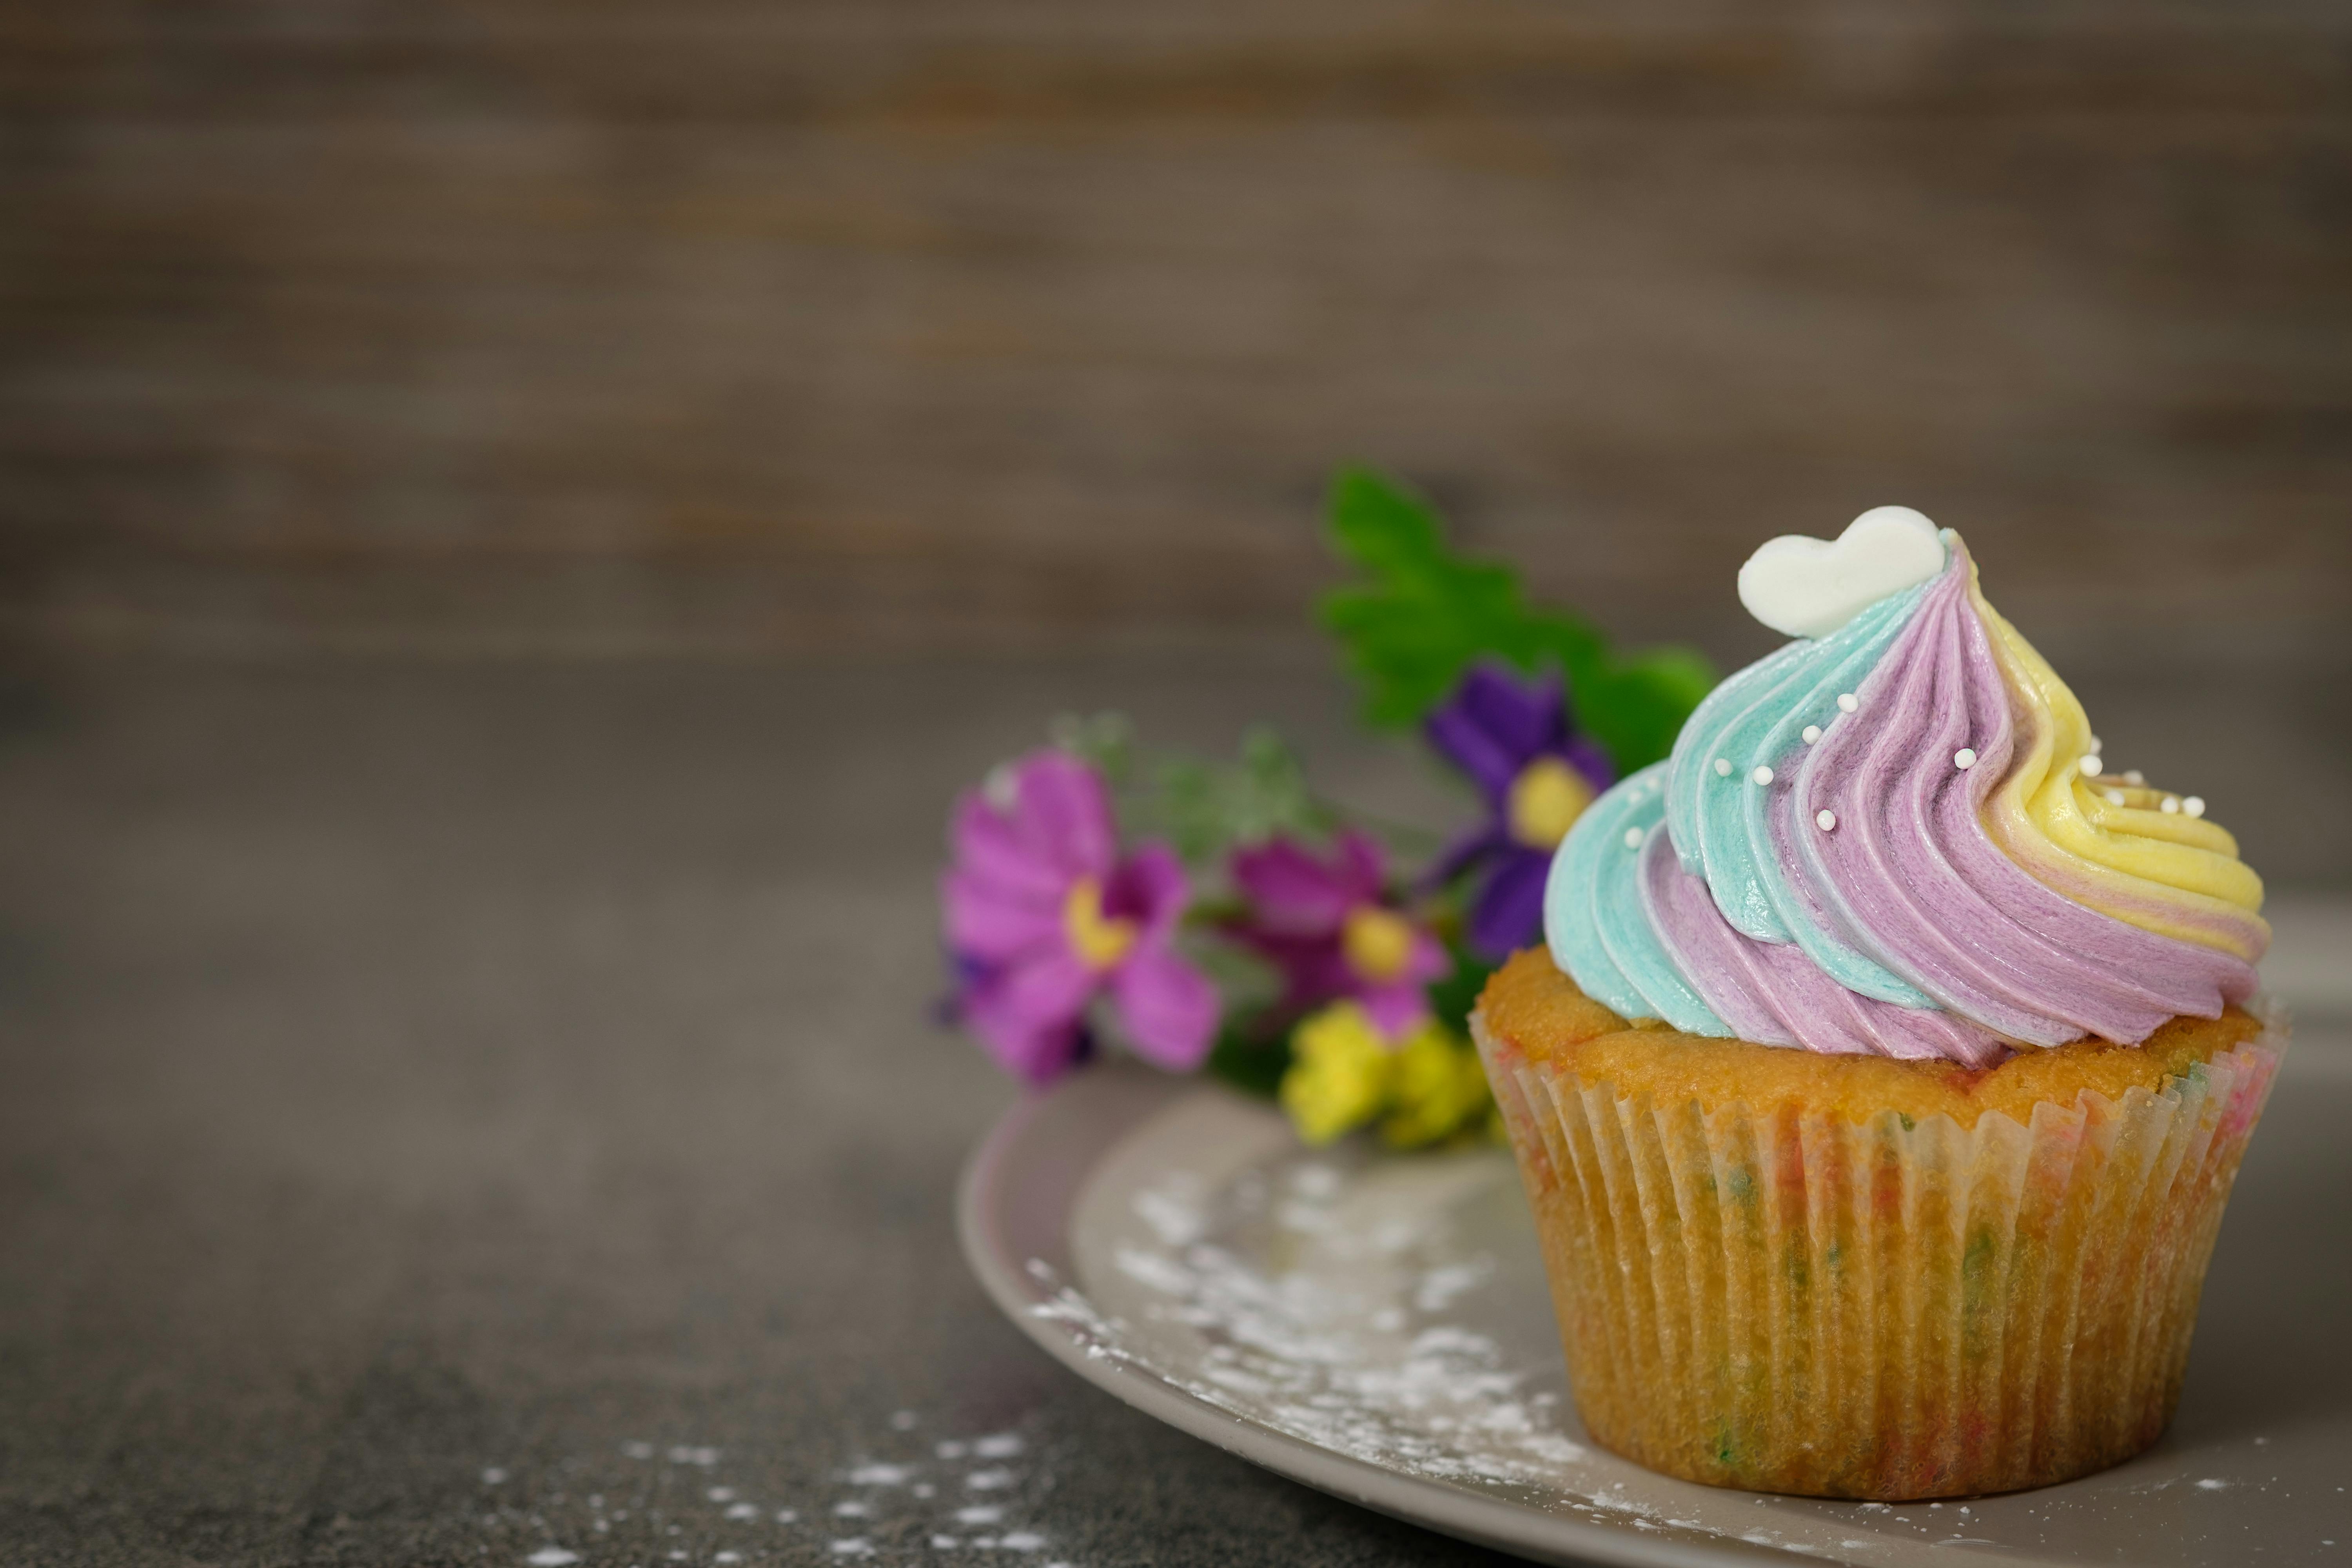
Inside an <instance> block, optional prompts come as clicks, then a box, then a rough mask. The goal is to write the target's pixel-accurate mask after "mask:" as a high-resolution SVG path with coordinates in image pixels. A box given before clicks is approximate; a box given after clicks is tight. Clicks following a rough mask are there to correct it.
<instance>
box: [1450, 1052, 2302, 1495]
mask: <svg viewBox="0 0 2352 1568" xmlns="http://www.w3.org/2000/svg"><path fill="white" fill-rule="evenodd" d="M1472 1027H1473V1033H1474V1034H1475V1037H1476V1038H1477V1041H1478V1048H1479V1054H1480V1056H1481V1057H1482V1058H1484V1059H1485V1061H1486V1070H1487V1077H1488V1079H1489V1080H1490V1081H1491V1082H1492V1083H1493V1085H1494V1088H1495V1093H1496V1100H1498V1101H1499V1102H1500V1103H1501V1105H1502V1108H1503V1113H1504V1119H1505V1121H1506V1123H1507V1126H1508V1129H1509V1131H1510V1138H1511V1142H1512V1145H1513V1148H1514V1150H1515V1151H1516V1152H1517V1156H1518V1162H1519V1171H1520V1174H1521V1176H1522V1177H1523V1178H1524V1180H1525V1182H1526V1184H1527V1189H1528V1198H1529V1200H1530V1202H1531V1203H1532V1205H1534V1208H1535V1215H1536V1224H1537V1228H1538V1232H1539V1233H1540V1236H1541V1238H1542V1244H1543V1250H1544V1263H1545V1268H1546V1271H1547V1272H1548V1274H1549V1277H1550V1280H1551V1290H1552V1300H1553V1304H1554V1306H1555V1307H1556V1309H1557V1310H1558V1311H1559V1322H1560V1330H1561V1335H1562V1338H1563V1340H1564V1341H1565V1342H1566V1345H1567V1350H1568V1360H1569V1366H1570V1373H1571V1376H1572V1378H1573V1381H1574V1384H1575V1390H1576V1402H1577V1407H1578V1409H1579V1410H1580V1413H1581V1414H1582V1415H1583V1417H1584V1424H1585V1426H1586V1427H1587V1428H1588V1429H1589V1430H1590V1431H1591V1435H1592V1436H1593V1437H1594V1438H1595V1439H1596V1440H1597V1441H1599V1442H1601V1443H1602V1444H1604V1445H1605V1446H1607V1447H1610V1448H1612V1449H1614V1450H1616V1451H1617V1452H1618V1453H1621V1454H1622V1455H1624V1456H1626V1457H1627V1458H1631V1459H1633V1460H1636V1461H1637V1462H1639V1463H1641V1464H1643V1465H1647V1466H1649V1467H1650V1468H1653V1469H1658V1470H1664V1471H1665V1472H1667V1473H1668V1474H1671V1475H1676V1476H1681V1477H1684V1478H1685V1479H1690V1480H1696V1481H1706V1482H1709V1483H1712V1484H1715V1485H1718V1486H1729V1487H1741V1488H1748V1489H1757V1490H1764V1491H1780V1492H1800V1493H1806V1494H1811V1495H1818V1496H1829V1497H1856V1498H1876V1499H1885V1500H1895V1499H1906V1498H1931V1497H1951V1496H1965V1495H1968V1494H1971V1493H1978V1492H1997V1491H2010V1490H2015V1489H2020V1488H2023V1487H2033V1486H2042V1485H2046V1484H2048V1483H2050V1482H2053V1481H2059V1480H2064V1479H2068V1478H2070V1477H2073V1476H2078V1475H2083V1474H2085V1473H2087V1472H2089V1471H2092V1470H2095V1469H2099V1468H2104V1467H2105V1466H2108V1465H2112V1464H2115V1463H2116V1462H2118V1461H2120V1460H2122V1459H2125V1458H2129V1457H2130V1456H2131V1455H2133V1454H2136V1453H2137V1452H2138V1451H2139V1450H2140V1449H2142V1448H2144V1447H2147V1445H2148V1444H2150V1443H2152V1442H2154V1441H2155V1440H2156V1438H2157V1436H2158V1434H2159V1433H2161V1432H2162V1431H2163V1430H2164V1426H2165V1424H2166V1422H2167V1421H2168V1420H2169V1419H2170V1418H2171V1415H2172V1409H2173V1405H2174V1404H2175V1403H2176V1401H2177V1400H2178V1399H2179V1394H2180V1380H2181V1374H2182V1372H2183V1369H2184V1367H2185V1365H2186V1363H2187V1361H2188V1356H2189V1334H2190V1331H2191V1330H2192V1329H2193V1328H2194V1327H2195V1325H2196V1320H2197V1300H2198V1293H2199V1289H2200V1285H2201V1284H2202V1282H2203V1279H2204V1275H2205V1265H2206V1262H2207V1260H2208V1259H2209V1258H2210V1257H2211V1255H2212V1250H2213V1239H2214V1237H2215V1234H2216V1233H2217V1232H2218V1231H2219V1229H2220V1227H2221V1211H2222V1208H2223V1206H2224V1205H2226V1204H2227V1203H2228V1201H2229V1195H2230V1186H2231V1182H2232V1181H2233V1180H2234V1179H2235V1176H2236V1174H2237V1170H2238V1162H2239V1159H2240V1157H2241V1156H2242V1154H2243V1153H2244V1152H2245V1147H2246V1140H2247V1137H2248V1135H2249V1134H2250V1133H2252V1131H2253V1126H2254V1121H2255V1119H2256V1118H2257V1117H2259V1116H2260V1115H2261V1113H2262V1108H2263V1100H2264V1099H2265V1097H2266V1096H2267V1095H2268V1093H2269V1091H2270V1085H2271V1080H2272V1078H2273V1074H2274V1073H2275V1072H2276V1070H2277V1067H2278V1061H2279V1057H2280V1055H2281V1053H2282V1052H2283V1051H2284V1047H2285V1037H2284V1030H2283V1029H2282V1028H2280V1027H2278V1026H2273V1027H2271V1028H2269V1029H2266V1030H2265V1031H2264V1032H2263V1035H2262V1036H2260V1037H2257V1038H2256V1039H2254V1040H2252V1041H2250V1042H2248V1043H2247V1044H2245V1045H2242V1046H2240V1047H2237V1048H2235V1049H2232V1050H2230V1051H2228V1052H2225V1053H2223V1054H2221V1055H2220V1056H2217V1057H2216V1058H2213V1059H2212V1060H2211V1061H2210V1062H2208V1063H2206V1064H2205V1065H2204V1066H2202V1067H2201V1068H2194V1069H2192V1070H2191V1071H2190V1072H2189V1074H2187V1075H2186V1076H2185V1077H2183V1078H2180V1079H2174V1080H2172V1081H2171V1082H2169V1083H2168V1085H2167V1086H2166V1088H2165V1089H2164V1090H2163V1091H2162V1092H2161V1093H2154V1092H2150V1091H2148V1090H2147V1089H2132V1090H2130V1091H2129V1092H2127V1093H2126V1095H2125V1096H2124V1098H2123V1099H2122V1100H2120V1101H2116V1100H2108V1099H2106V1098H2105V1097H2104V1096H2101V1095H2098V1094H2095V1093H2089V1092H2085V1093H2084V1094H2083V1095H2082V1096H2081V1097H2080V1099H2079V1100H2078V1101H2077V1102H2076V1103H2075V1104H2074V1105H2072V1106H2066V1105H2059V1104H2054V1103H2050V1102H2044V1103H2042V1104H2039V1105H2036V1106H2035V1107H2034V1108H2033V1112H2032V1121H2031V1123H2030V1124H2029V1125H2023V1126H2021V1125H2020V1124H2019V1123H2018V1122H2017V1121H2016V1120H2014V1119H2013V1118H2012V1117H2011V1116H2009V1115H2007V1114H2004V1113H2001V1112H1998V1111H1989V1112H1987V1113H1986V1114H1984V1115H1983V1116H1981V1117H1979V1119H1978V1121H1977V1124H1976V1126H1975V1127H1974V1128H1973V1129H1970V1130H1968V1131H1963V1130H1962V1129H1961V1128H1960V1127H1959V1125H1958V1123H1957V1122H1955V1121H1952V1120H1951V1119H1950V1118H1949V1117H1945V1116H1937V1117H1934V1118H1931V1119H1929V1120H1927V1121H1919V1122H1916V1123H1915V1124H1911V1125H1906V1123H1905V1120H1904V1118H1903V1117H1901V1116H1900V1115H1898V1114H1897V1113H1895V1112H1894V1111H1891V1110H1890V1111H1887V1112H1885V1114H1883V1115H1881V1116H1878V1117H1876V1118H1875V1119H1874V1120H1871V1121H1864V1122H1855V1121H1850V1120H1844V1119H1841V1118H1837V1117H1832V1116H1830V1115H1825V1114H1821V1113H1813V1112H1806V1111H1802V1110H1799V1109H1796V1108H1790V1109H1786V1110H1781V1111H1780V1112H1778V1113H1776V1114H1773V1115H1770V1116H1758V1115H1755V1114H1752V1113H1751V1112H1750V1111H1749V1110H1748V1108H1747V1107H1746V1106H1744V1105H1732V1106H1727V1107H1724V1108H1720V1109H1717V1110H1711V1111H1703V1110H1702V1109H1701V1107H1700V1106H1699V1105H1698V1104H1697V1103H1696V1102H1692V1103H1688V1104H1683V1105H1661V1104H1654V1103H1652V1102H1651V1100H1650V1099H1649V1097H1648V1096H1647V1095H1646V1094H1645V1095H1641V1096H1637V1097H1625V1096H1622V1095H1620V1094H1619V1093H1618V1092H1617V1090H1616V1089H1614V1088H1613V1087H1612V1085H1610V1084H1608V1083H1593V1082H1587V1081H1584V1080H1582V1079H1579V1078H1577V1077H1576V1076H1575V1075H1574V1074H1572V1073H1568V1072H1562V1071H1557V1070H1553V1069H1551V1068H1549V1067H1548V1066H1547V1065H1545V1064H1529V1063H1528V1062H1527V1061H1526V1060H1525V1059H1524V1058H1521V1057H1520V1056H1519V1055H1518V1053H1517V1052H1516V1051H1514V1050H1512V1049H1510V1048H1509V1047H1504V1046H1501V1045H1500V1044H1498V1042H1496V1040H1495V1039H1494V1038H1493V1037H1491V1036H1490V1035H1489V1033H1488V1032H1487V1030H1486V1027H1485V1026H1484V1022H1483V1020H1481V1019H1474V1020H1473V1021H1472Z"/></svg>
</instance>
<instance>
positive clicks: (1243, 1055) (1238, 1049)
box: [1205, 1018, 1290, 1100]
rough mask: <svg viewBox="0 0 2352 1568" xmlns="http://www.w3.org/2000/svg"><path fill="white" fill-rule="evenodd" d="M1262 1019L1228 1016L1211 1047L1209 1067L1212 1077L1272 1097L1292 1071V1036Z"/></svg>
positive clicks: (1260, 1095) (1257, 1095) (1252, 1093)
mask: <svg viewBox="0 0 2352 1568" xmlns="http://www.w3.org/2000/svg"><path fill="white" fill-rule="evenodd" d="M1205 1065H1206V1070H1207V1072H1208V1074H1209V1076H1210V1077H1211V1078H1213V1079H1220V1080H1222V1081H1223V1082H1225V1083H1229V1084H1231V1085H1233V1086H1234V1088H1235V1089H1240V1090H1241V1091H1242V1092H1243V1093H1244V1094H1250V1095H1255V1096H1256V1097H1257V1098H1258V1099H1260V1100H1272V1099H1273V1098H1274V1097H1275V1095H1276V1093H1277V1092H1278V1091H1279V1090H1280V1089H1281V1088H1282V1075H1283V1074H1284V1073H1286V1072H1288V1071H1289V1070H1290V1037H1289V1036H1288V1035H1287V1034H1285V1033H1282V1032H1280V1031H1270V1030H1268V1029H1266V1028H1265V1021H1264V1020H1263V1019H1259V1018H1250V1019H1241V1020H1234V1019H1227V1020H1226V1022H1225V1026H1224V1027H1223V1028H1222V1029H1220V1030H1219V1031H1218V1032H1217V1043H1216V1044H1215V1045H1213V1046H1212V1047H1209V1059H1208V1062H1207V1063H1206V1064H1205Z"/></svg>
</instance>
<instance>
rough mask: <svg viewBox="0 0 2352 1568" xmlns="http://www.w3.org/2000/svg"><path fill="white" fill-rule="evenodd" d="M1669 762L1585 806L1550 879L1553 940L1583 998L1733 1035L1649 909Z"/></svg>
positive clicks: (1548, 916)
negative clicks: (1649, 860)
mask: <svg viewBox="0 0 2352 1568" xmlns="http://www.w3.org/2000/svg"><path fill="white" fill-rule="evenodd" d="M1669 765H1670V764H1669V763H1651V764H1650V765H1649V766H1648V767H1646V768H1643V770H1642V771H1641V772H1640V773H1634V774H1633V775H1632V776H1631V777H1628V778H1625V779H1622V780H1621V781H1619V783H1618V784H1617V785H1616V787H1614V788H1613V789H1612V790H1610V791H1609V793H1608V794H1606V795H1602V796H1601V798H1600V799H1599V800H1597V801H1594V802H1593V803H1592V804H1591V805H1589V806H1587V807H1585V810H1584V815H1583V816H1581V817H1580V818H1579V819H1578V820H1577V824H1576V831H1575V832H1573V833H1571V834H1570V835H1569V836H1568V838H1567V839H1566V841H1564V842H1563V843H1562V844H1561V845H1560V848H1559V855H1558V856H1557V857H1555V858H1554V859H1553V860H1552V863H1551V872H1550V875H1549V877H1548V878H1547V879H1545V882H1544V936H1545V939H1546V941H1548V942H1549V943H1550V945H1551V949H1552V952H1554V953H1556V954H1559V955H1562V956H1564V958H1565V960H1566V963H1567V967H1568V969H1569V972H1570V973H1572V974H1574V975H1575V976H1576V981H1577V984H1579V985H1580V986H1582V987H1583V988H1584V994H1586V995H1588V996H1590V997H1591V998H1592V999H1593V1000H1594V1001H1596V1002H1598V1003H1600V1004H1601V1005H1602V1006H1604V1007H1606V1008H1608V1009H1609V1010H1610V1011H1611V1012H1612V1013H1614V1014H1616V1015H1617V1016H1619V1017H1621V1018H1664V1020H1665V1021H1666V1022H1667V1023H1669V1024H1672V1025H1673V1026H1675V1028H1677V1029H1680V1030H1682V1031H1684V1032H1685V1034H1692V1035H1712V1036H1716V1037H1719V1038H1725V1039H1727V1038H1729V1037H1731V1035H1732V1034H1733V1030H1732V1028H1731V1026H1730V1025H1728V1024H1727V1023H1725V1022H1724V1021H1723V1020H1722V1019H1721V1018H1719V1017H1717V1016H1716V1014H1715V1010H1714V1009H1713V1008H1711V1007H1709V1006H1708V1005H1706V1003H1705V1002H1704V1001H1702V1000H1701V999H1700V997H1699V994H1698V993H1697V992H1696V990H1694V989H1692V987H1691V983H1690V982H1689V981H1687V980H1685V979H1684V978H1683V973H1682V971H1681V970H1680V969H1679V968H1677V967H1676V966H1675V961H1674V960H1673V959H1672V958H1670V957H1668V956H1667V955H1666V950H1665V946H1664V943H1663V942H1660V941H1659V940H1658V928H1657V926H1656V924H1655V923H1654V921H1652V920H1651V919H1650V917H1649V915H1648V914H1647V913H1646V912H1645V911H1644V910H1643V907H1642V882H1641V876H1640V872H1641V866H1642V858H1643V852H1644V850H1645V849H1646V848H1647V847H1648V845H1649V842H1650V839H1651V837H1652V836H1654V834H1655V833H1656V832H1657V831H1658V826H1659V824H1660V823H1662V822H1664V820H1665V816H1666V803H1665V781H1666V770H1667V768H1668V766H1669ZM1665 852H1668V853H1670V852H1671V847H1667V848H1666V850H1665Z"/></svg>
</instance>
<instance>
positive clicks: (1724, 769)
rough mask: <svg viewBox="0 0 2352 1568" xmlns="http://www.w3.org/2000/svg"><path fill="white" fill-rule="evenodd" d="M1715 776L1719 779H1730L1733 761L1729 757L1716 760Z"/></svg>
mask: <svg viewBox="0 0 2352 1568" xmlns="http://www.w3.org/2000/svg"><path fill="white" fill-rule="evenodd" d="M1715 774H1716V777H1717V778H1725V779H1727V778H1729V777H1730V776H1731V759H1730V758H1728V757H1717V758H1716V759H1715Z"/></svg>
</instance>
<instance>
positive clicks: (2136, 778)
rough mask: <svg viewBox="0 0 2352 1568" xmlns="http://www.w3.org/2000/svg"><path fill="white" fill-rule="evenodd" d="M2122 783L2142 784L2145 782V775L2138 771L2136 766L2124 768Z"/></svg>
mask: <svg viewBox="0 0 2352 1568" xmlns="http://www.w3.org/2000/svg"><path fill="white" fill-rule="evenodd" d="M2124 783H2126V784H2146V783H2147V774H2146V773H2142V772H2140V771H2139V770H2138V769H2137V768H2126V769H2125V770H2124Z"/></svg>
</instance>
